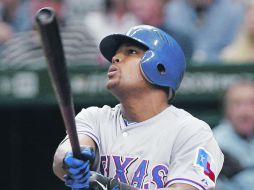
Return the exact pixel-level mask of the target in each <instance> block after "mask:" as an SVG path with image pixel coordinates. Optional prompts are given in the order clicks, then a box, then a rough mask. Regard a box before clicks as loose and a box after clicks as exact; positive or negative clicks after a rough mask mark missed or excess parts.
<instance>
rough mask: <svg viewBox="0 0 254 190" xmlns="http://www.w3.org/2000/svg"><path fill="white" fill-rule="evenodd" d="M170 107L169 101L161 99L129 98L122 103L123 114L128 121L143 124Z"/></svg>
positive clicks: (146, 97) (147, 97)
mask: <svg viewBox="0 0 254 190" xmlns="http://www.w3.org/2000/svg"><path fill="white" fill-rule="evenodd" d="M168 106H169V105H168V103H167V99H166V100H165V99H163V98H161V97H160V98H159V97H157V98H156V97H149V96H145V97H142V98H138V97H132V98H130V97H129V98H128V99H125V100H122V101H121V112H122V115H123V117H124V118H125V119H127V120H128V121H133V122H142V121H145V120H147V119H149V118H152V117H154V116H155V115H157V114H159V113H161V112H162V111H163V110H165V109H166V108H167V107H168Z"/></svg>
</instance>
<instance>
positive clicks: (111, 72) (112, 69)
mask: <svg viewBox="0 0 254 190" xmlns="http://www.w3.org/2000/svg"><path fill="white" fill-rule="evenodd" d="M116 72H117V67H116V66H115V65H111V66H110V67H109V69H108V78H111V77H113V76H114V75H115V74H116Z"/></svg>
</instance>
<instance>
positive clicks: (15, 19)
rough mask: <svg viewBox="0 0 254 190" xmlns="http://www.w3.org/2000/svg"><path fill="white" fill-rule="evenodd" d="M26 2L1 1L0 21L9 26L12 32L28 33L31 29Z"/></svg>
mask: <svg viewBox="0 0 254 190" xmlns="http://www.w3.org/2000/svg"><path fill="white" fill-rule="evenodd" d="M28 4H29V3H28V1H22V0H1V6H2V10H1V17H2V21H3V22H5V23H8V24H9V25H10V26H11V29H12V31H13V32H15V33H16V32H24V31H28V30H30V29H31V27H32V22H31V21H32V20H31V17H30V16H29V12H30V11H29V6H28Z"/></svg>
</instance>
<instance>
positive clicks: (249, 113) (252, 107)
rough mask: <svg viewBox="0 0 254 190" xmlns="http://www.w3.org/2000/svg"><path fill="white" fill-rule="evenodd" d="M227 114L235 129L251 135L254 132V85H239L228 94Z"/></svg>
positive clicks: (242, 133) (244, 134)
mask: <svg viewBox="0 0 254 190" xmlns="http://www.w3.org/2000/svg"><path fill="white" fill-rule="evenodd" d="M226 114H227V117H228V119H229V120H230V121H231V122H232V124H233V127H234V128H235V130H236V131H237V132H238V133H239V134H241V135H243V136H249V135H252V134H253V133H254V87H253V86H252V87H251V86H247V85H243V86H238V87H235V88H233V89H231V90H230V91H229V92H228V94H227V102H226Z"/></svg>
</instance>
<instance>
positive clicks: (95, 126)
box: [75, 107, 100, 147]
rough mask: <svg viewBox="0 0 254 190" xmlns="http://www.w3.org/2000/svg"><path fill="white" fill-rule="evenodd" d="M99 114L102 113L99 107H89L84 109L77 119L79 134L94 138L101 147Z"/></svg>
mask: <svg viewBox="0 0 254 190" xmlns="http://www.w3.org/2000/svg"><path fill="white" fill-rule="evenodd" d="M99 113H100V111H99V108H98V107H89V108H87V109H82V110H81V112H79V113H78V114H77V115H76V118H75V122H76V127H77V133H78V134H85V135H87V136H89V137H90V138H92V139H93V140H94V142H95V143H96V144H97V147H99V145H100V138H99V121H98V118H100V117H99Z"/></svg>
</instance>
